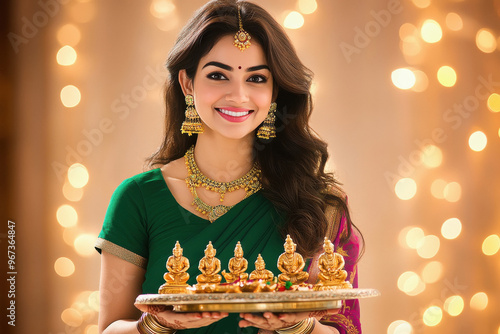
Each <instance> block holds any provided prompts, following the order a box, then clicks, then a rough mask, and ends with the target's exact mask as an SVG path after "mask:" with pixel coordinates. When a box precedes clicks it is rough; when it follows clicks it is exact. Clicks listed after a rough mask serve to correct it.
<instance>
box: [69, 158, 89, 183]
mask: <svg viewBox="0 0 500 334" xmlns="http://www.w3.org/2000/svg"><path fill="white" fill-rule="evenodd" d="M68 181H69V183H70V184H71V185H72V186H73V187H75V188H83V187H85V185H86V184H87V183H88V182H89V172H88V171H87V168H86V167H85V166H84V165H82V164H80V163H74V164H72V165H71V166H69V168H68Z"/></svg>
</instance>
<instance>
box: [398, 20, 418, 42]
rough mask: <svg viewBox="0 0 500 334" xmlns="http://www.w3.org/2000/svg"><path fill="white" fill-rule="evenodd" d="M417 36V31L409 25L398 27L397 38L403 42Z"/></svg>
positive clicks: (404, 24)
mask: <svg viewBox="0 0 500 334" xmlns="http://www.w3.org/2000/svg"><path fill="white" fill-rule="evenodd" d="M412 36H413V37H415V36H418V29H417V27H415V26H414V25H413V24H411V23H403V24H402V25H401V27H399V38H400V39H401V40H402V41H403V40H404V39H405V38H407V37H412Z"/></svg>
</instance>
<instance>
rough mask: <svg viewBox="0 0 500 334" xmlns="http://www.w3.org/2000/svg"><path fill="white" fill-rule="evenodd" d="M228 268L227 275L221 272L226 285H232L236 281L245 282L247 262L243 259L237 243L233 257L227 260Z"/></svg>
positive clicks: (239, 245) (241, 249)
mask: <svg viewBox="0 0 500 334" xmlns="http://www.w3.org/2000/svg"><path fill="white" fill-rule="evenodd" d="M228 268H229V272H228V273H226V271H225V270H223V271H222V272H221V274H222V276H224V278H225V279H226V281H227V282H228V283H233V282H234V281H236V280H240V281H246V280H247V279H248V274H247V273H246V272H245V271H246V270H247V269H248V261H247V260H246V259H245V258H244V257H243V248H241V243H240V242H239V241H238V243H237V244H236V247H235V248H234V257H233V258H231V259H230V260H229V265H228Z"/></svg>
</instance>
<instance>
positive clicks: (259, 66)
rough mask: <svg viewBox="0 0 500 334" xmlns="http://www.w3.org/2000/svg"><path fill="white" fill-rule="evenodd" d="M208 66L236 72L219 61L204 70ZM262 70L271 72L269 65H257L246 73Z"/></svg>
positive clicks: (210, 62)
mask: <svg viewBox="0 0 500 334" xmlns="http://www.w3.org/2000/svg"><path fill="white" fill-rule="evenodd" d="M207 66H216V67H220V68H222V69H224V70H227V71H233V70H234V69H233V68H232V67H231V66H229V65H226V64H223V63H220V62H218V61H209V62H208V63H206V64H205V65H203V67H202V69H204V68H205V67H207ZM261 69H267V70H268V71H270V69H269V66H267V65H257V66H252V67H249V68H247V69H246V72H253V71H258V70H261Z"/></svg>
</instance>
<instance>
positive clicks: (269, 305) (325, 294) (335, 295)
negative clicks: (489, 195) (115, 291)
mask: <svg viewBox="0 0 500 334" xmlns="http://www.w3.org/2000/svg"><path fill="white" fill-rule="evenodd" d="M379 295H380V293H379V292H378V291H377V290H375V289H337V290H333V291H283V292H259V293H253V292H243V293H199V294H146V295H139V296H138V297H137V299H136V301H135V303H136V304H142V305H166V306H171V307H172V308H173V310H174V311H176V312H228V313H240V312H302V311H315V310H325V309H338V308H341V307H342V301H343V300H347V299H358V298H368V297H376V296H379Z"/></svg>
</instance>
